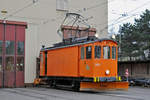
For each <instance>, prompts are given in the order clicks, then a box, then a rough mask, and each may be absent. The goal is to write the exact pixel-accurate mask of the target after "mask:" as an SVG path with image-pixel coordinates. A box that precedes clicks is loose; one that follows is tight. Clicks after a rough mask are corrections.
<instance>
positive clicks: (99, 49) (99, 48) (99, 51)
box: [95, 46, 101, 58]
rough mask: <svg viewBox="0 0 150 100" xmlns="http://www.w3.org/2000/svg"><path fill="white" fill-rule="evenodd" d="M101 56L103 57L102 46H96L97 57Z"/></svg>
mask: <svg viewBox="0 0 150 100" xmlns="http://www.w3.org/2000/svg"><path fill="white" fill-rule="evenodd" d="M100 57H101V47H100V46H95V58H100Z"/></svg>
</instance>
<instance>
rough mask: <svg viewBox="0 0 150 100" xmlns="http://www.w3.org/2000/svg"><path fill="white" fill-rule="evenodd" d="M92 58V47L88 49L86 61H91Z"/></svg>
mask: <svg viewBox="0 0 150 100" xmlns="http://www.w3.org/2000/svg"><path fill="white" fill-rule="evenodd" d="M89 48H90V49H89ZM91 58H92V46H87V47H86V59H91Z"/></svg>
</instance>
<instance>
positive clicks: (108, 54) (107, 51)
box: [103, 46, 110, 59]
mask: <svg viewBox="0 0 150 100" xmlns="http://www.w3.org/2000/svg"><path fill="white" fill-rule="evenodd" d="M105 48H106V49H105ZM106 54H107V55H106ZM105 55H106V56H105ZM103 58H104V59H110V46H103Z"/></svg>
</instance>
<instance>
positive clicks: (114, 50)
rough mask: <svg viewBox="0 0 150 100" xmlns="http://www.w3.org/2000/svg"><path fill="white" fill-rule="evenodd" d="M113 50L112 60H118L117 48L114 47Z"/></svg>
mask: <svg viewBox="0 0 150 100" xmlns="http://www.w3.org/2000/svg"><path fill="white" fill-rule="evenodd" d="M111 50H112V59H116V56H117V55H116V54H117V53H116V52H117V48H116V47H115V46H112V49H111Z"/></svg>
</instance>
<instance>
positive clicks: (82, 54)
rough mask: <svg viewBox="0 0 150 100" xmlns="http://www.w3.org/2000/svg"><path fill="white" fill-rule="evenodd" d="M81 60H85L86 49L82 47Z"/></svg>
mask: <svg viewBox="0 0 150 100" xmlns="http://www.w3.org/2000/svg"><path fill="white" fill-rule="evenodd" d="M81 59H84V47H81Z"/></svg>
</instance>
